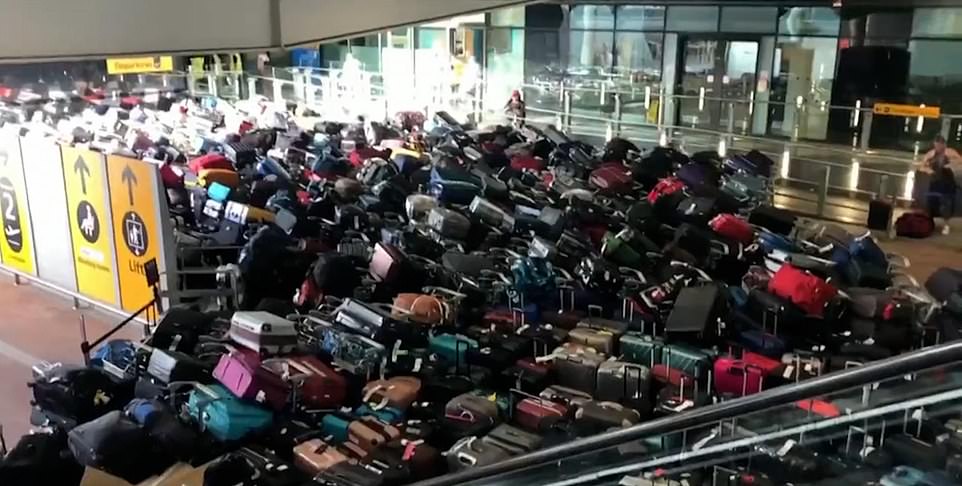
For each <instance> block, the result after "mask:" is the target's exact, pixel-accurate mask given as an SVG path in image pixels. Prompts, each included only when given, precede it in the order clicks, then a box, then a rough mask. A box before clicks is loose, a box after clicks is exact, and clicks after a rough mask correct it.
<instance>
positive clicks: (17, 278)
mask: <svg viewBox="0 0 962 486" xmlns="http://www.w3.org/2000/svg"><path fill="white" fill-rule="evenodd" d="M21 283H22V282H20V274H19V273H15V274H13V284H14V285H16V286H18V287H19V286H20V285H21Z"/></svg>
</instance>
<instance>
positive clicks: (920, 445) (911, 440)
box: [884, 434, 947, 470]
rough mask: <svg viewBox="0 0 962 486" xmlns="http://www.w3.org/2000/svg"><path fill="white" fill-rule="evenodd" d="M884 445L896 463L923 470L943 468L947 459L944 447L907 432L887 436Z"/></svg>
mask: <svg viewBox="0 0 962 486" xmlns="http://www.w3.org/2000/svg"><path fill="white" fill-rule="evenodd" d="M884 447H885V450H886V451H888V452H889V453H890V454H892V457H893V458H894V459H895V463H896V464H900V465H905V466H912V467H915V468H919V469H922V470H934V469H942V467H944V466H945V463H946V459H947V458H946V454H945V451H944V450H943V449H941V448H939V447H937V446H935V445H932V444H929V443H926V442H922V441H920V440H918V439H916V438H915V437H912V436H911V435H906V434H899V435H894V436H891V437H886V438H885V446H884Z"/></svg>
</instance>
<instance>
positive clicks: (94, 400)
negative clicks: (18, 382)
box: [28, 363, 132, 424]
mask: <svg viewBox="0 0 962 486" xmlns="http://www.w3.org/2000/svg"><path fill="white" fill-rule="evenodd" d="M33 375H34V381H33V382H32V383H29V384H28V386H29V387H30V388H31V389H32V390H33V402H32V403H34V404H35V405H36V406H37V407H39V408H40V409H41V410H43V411H44V412H47V413H49V414H52V415H55V416H57V417H60V418H62V419H64V420H66V421H67V422H71V423H74V424H76V423H84V422H88V421H91V420H93V419H96V418H98V417H100V416H102V415H104V414H106V413H107V412H110V411H112V410H118V409H120V407H122V406H123V405H124V404H125V403H127V401H128V400H130V398H131V397H130V395H131V394H132V390H130V391H127V390H124V389H123V388H122V387H120V386H118V385H117V384H115V383H114V382H113V380H112V379H111V377H110V375H108V374H107V373H106V372H105V371H103V370H100V369H95V368H82V367H77V366H65V365H62V364H60V363H56V364H52V365H51V364H49V363H45V364H42V365H37V366H34V368H33Z"/></svg>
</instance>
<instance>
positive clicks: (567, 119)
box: [562, 91, 571, 132]
mask: <svg viewBox="0 0 962 486" xmlns="http://www.w3.org/2000/svg"><path fill="white" fill-rule="evenodd" d="M563 111H564V124H563V126H564V128H563V129H562V130H563V131H565V132H570V131H571V92H570V91H565V99H564V110H563Z"/></svg>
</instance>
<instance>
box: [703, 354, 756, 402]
mask: <svg viewBox="0 0 962 486" xmlns="http://www.w3.org/2000/svg"><path fill="white" fill-rule="evenodd" d="M764 375H765V371H764V370H762V369H761V368H759V367H758V366H755V365H753V364H750V363H747V362H745V361H743V360H740V359H737V358H735V357H732V356H723V357H721V358H718V359H717V360H715V373H714V380H715V390H716V391H717V392H718V393H719V394H724V395H734V396H737V397H741V396H745V395H752V394H755V393H758V392H760V391H762V387H763V382H764Z"/></svg>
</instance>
